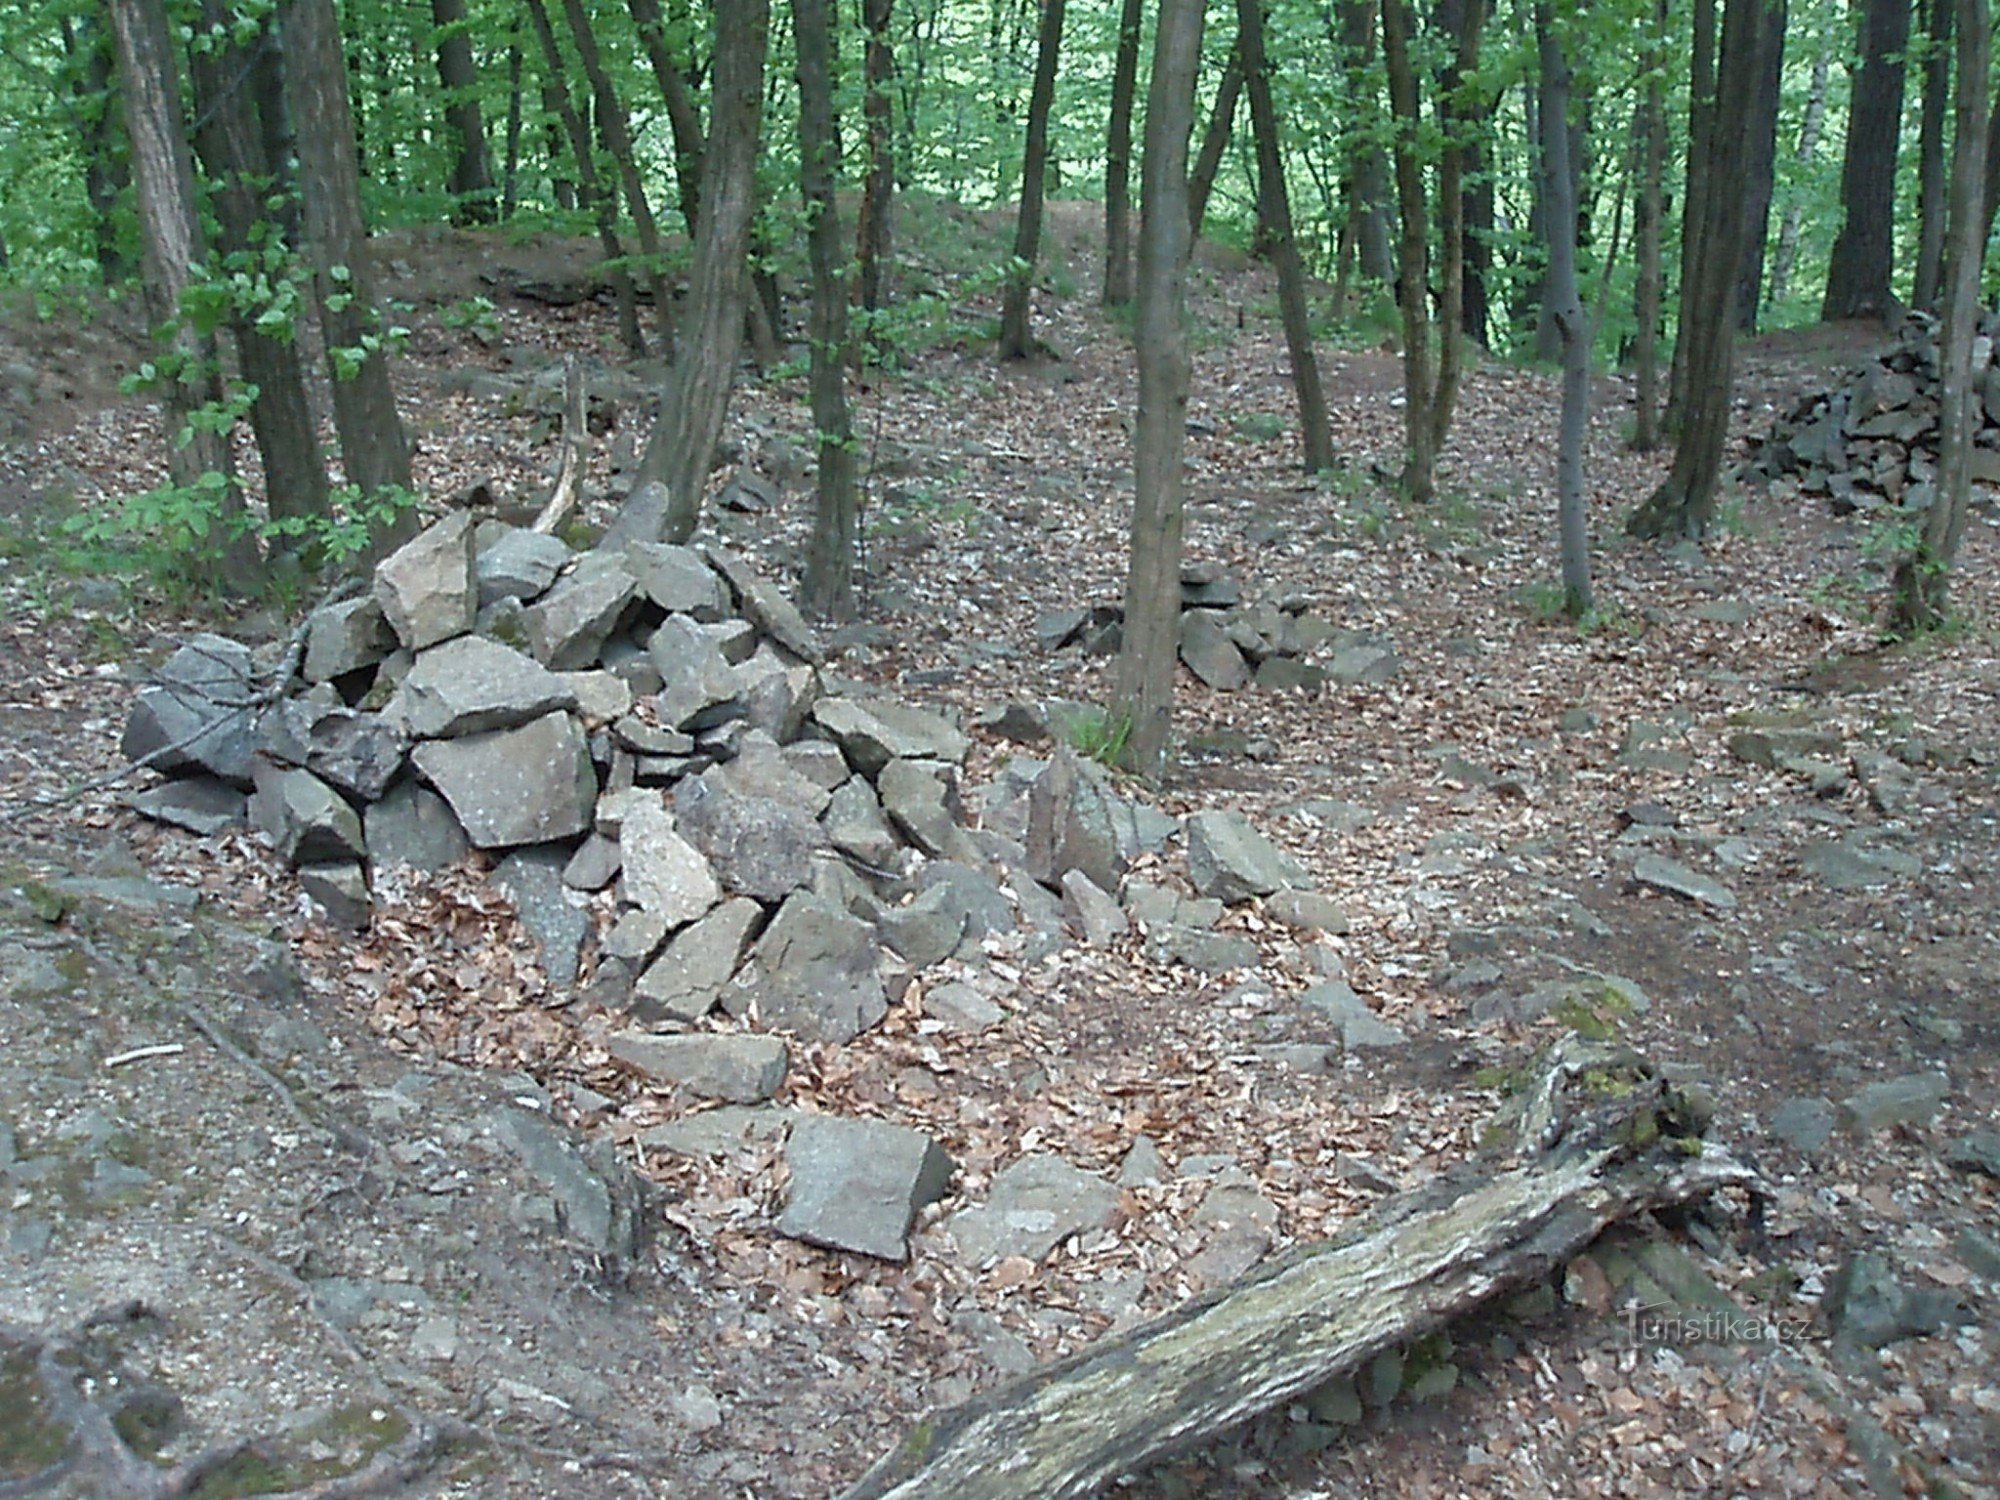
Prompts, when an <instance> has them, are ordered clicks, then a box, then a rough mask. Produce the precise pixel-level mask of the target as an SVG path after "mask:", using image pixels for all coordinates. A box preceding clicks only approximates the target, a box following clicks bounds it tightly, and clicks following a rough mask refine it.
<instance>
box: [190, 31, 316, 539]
mask: <svg viewBox="0 0 2000 1500" xmlns="http://www.w3.org/2000/svg"><path fill="white" fill-rule="evenodd" d="M232 24H233V18H232V16H231V15H230V12H229V10H228V9H227V8H226V6H225V5H224V4H223V3H222V0H203V5H202V25H203V27H204V29H205V30H206V32H207V35H208V39H209V40H210V41H211V42H212V43H213V45H210V46H203V47H194V48H191V49H190V50H189V54H188V56H189V65H190V71H191V72H192V74H193V82H194V99H195V107H196V110H197V111H198V115H199V120H200V124H199V126H198V128H197V129H196V131H195V145H196V147H197V148H198V149H199V150H200V152H201V157H202V163H203V165H204V166H205V167H206V169H207V173H208V179H209V181H210V182H211V183H212V184H213V185H214V188H213V194H212V205H213V207H214V210H215V217H216V223H217V225H218V226H219V228H220V230H221V241H222V248H223V250H224V252H225V253H226V254H227V255H228V256H230V257H232V258H233V259H236V260H238V261H239V262H245V263H248V264H247V265H246V269H249V270H250V273H251V274H252V275H258V274H261V273H262V272H264V271H265V270H266V267H265V266H264V265H263V264H262V263H261V262H260V260H259V257H260V236H259V232H258V231H259V228H260V226H262V225H264V224H265V223H266V221H265V219H264V213H263V204H262V202H261V201H260V197H261V184H263V183H265V182H267V181H268V180H269V176H270V167H269V163H267V162H266V161H265V160H264V150H263V138H262V133H261V130H260V128H259V125H258V122H257V109H256V103H255V96H254V95H253V94H252V93H251V92H250V91H249V90H248V89H245V88H242V87H239V86H238V85H239V82H240V80H241V79H242V78H243V77H244V76H245V75H246V73H247V72H248V71H249V68H250V65H251V62H252V50H251V47H250V46H248V45H246V44H245V43H243V42H241V41H239V40H236V39H235V38H234V37H233V35H232ZM252 267H254V269H251V268H252ZM230 333H231V335H232V337H233V338H234V339H235V342H236V350H237V357H238V361H239V363H240V364H241V366H242V370H243V378H244V380H245V381H247V382H248V383H249V384H250V385H252V386H254V387H256V391H257V395H256V397H255V399H254V400H253V401H252V402H251V405H250V426H251V429H252V430H253V431H254V432H255V433H256V435H257V452H258V456H259V457H260V458H261V459H262V460H263V464H264V499H265V503H266V505H267V506H268V507H269V509H270V513H271V518H272V519H273V520H276V521H282V520H288V519H305V518H310V517H324V516H327V515H329V514H330V513H331V508H330V506H329V504H328V491H327V482H326V464H325V460H324V459H323V458H322V456H321V454H320V447H319V431H318V428H317V426H316V424H315V423H314V421H313V417H312V408H311V406H310V405H309V404H308V402H307V400H306V377H305V364H304V361H303V360H302V359H301V357H300V354H299V345H298V341H297V340H296V339H295V338H294V337H293V336H292V333H291V331H290V330H287V331H286V333H285V335H284V336H283V337H274V336H272V335H270V334H268V333H266V332H264V331H263V330H262V329H261V328H259V327H258V324H257V318H256V310H255V309H253V308H244V307H238V308H234V309H232V311H231V313H230Z"/></svg>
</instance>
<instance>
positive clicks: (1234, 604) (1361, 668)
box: [1035, 562, 1397, 693]
mask: <svg viewBox="0 0 2000 1500" xmlns="http://www.w3.org/2000/svg"><path fill="white" fill-rule="evenodd" d="M1124 638H1125V611H1124V607H1123V606H1122V605H1119V604H1096V605H1092V606H1090V607H1089V608H1087V609H1069V610H1059V611H1057V612H1055V613H1053V614H1048V615H1044V616H1043V617H1042V618H1041V619H1039V620H1037V621H1036V622H1035V640H1036V644H1037V645H1039V646H1040V647H1041V648H1042V649H1043V650H1045V651H1060V650H1062V649H1063V648H1065V647H1071V646H1073V647H1077V648H1080V649H1081V650H1083V651H1086V652H1089V653H1091V654H1094V655H1105V656H1108V655H1111V654H1113V653H1115V652H1116V651H1117V650H1118V649H1119V647H1120V646H1121V645H1122V644H1123V642H1124ZM1308 657H1314V658H1322V659H1314V660H1308V659H1307V658H1308ZM1180 658H1181V662H1182V663H1183V664H1184V665H1185V666H1186V667H1187V669H1188V670H1189V671H1190V672H1192V673H1194V675H1195V676H1196V677H1197V678H1199V679H1200V680H1201V681H1202V682H1204V683H1206V684H1207V685H1208V686H1209V687H1212V688H1215V689H1216V690H1217V691H1219V692H1225V693H1228V692H1235V691H1237V690H1238V689H1241V688H1245V687H1249V686H1251V685H1253V684H1254V685H1255V686H1257V687H1260V688H1266V689H1275V690H1282V689H1285V688H1302V689H1305V690H1306V691H1309V692H1310V691H1316V690H1317V689H1319V688H1321V687H1323V686H1324V685H1325V684H1326V683H1328V682H1336V683H1344V684H1350V685H1351V684H1355V683H1370V684H1372V683H1379V682H1386V681H1387V680H1388V679H1389V678H1390V677H1392V676H1394V675H1395V672H1396V669H1397V659H1396V653H1395V652H1394V650H1393V649H1391V648H1390V647H1389V645H1388V643H1387V642H1385V641H1382V640H1381V639H1379V638H1378V637H1375V636H1373V635H1369V634H1366V633H1363V632H1358V631H1348V630H1339V629H1336V628H1335V627H1334V626H1333V625H1332V624H1331V623H1330V622H1328V621H1327V620H1325V619H1322V618H1321V617H1320V616H1318V615H1315V614H1313V613H1312V603H1311V601H1310V600H1307V599H1301V598H1290V597H1288V598H1284V599H1280V600H1278V601H1277V602H1275V603H1259V604H1251V603H1246V602H1245V600H1244V595H1243V588H1242V585H1241V584H1240V583H1238V582H1237V581H1236V580H1235V579H1234V578H1231V577H1229V576H1228V575H1227V574H1226V573H1224V572H1223V571H1222V570H1221V569H1220V568H1218V567H1216V566H1215V565H1214V564H1212V563H1202V562H1192V563H1189V564H1187V565H1186V566H1184V567H1183V568H1182V570H1181V627H1180Z"/></svg>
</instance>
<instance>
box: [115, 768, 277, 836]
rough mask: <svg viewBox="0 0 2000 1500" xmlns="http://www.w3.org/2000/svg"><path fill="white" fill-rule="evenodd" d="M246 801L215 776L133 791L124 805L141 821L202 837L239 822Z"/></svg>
mask: <svg viewBox="0 0 2000 1500" xmlns="http://www.w3.org/2000/svg"><path fill="white" fill-rule="evenodd" d="M246 801H247V799H246V798H245V797H244V795H243V793H242V792H241V791H240V790H239V789H238V788H236V787H233V786H231V785H230V784H229V783H228V782H226V781H224V780H222V779H221V778H219V777H215V776H188V777H184V778H182V779H181V780H179V781H169V782H167V783H166V784H165V785H164V786H155V787H148V788H147V789H146V790H145V791H143V792H135V793H133V794H132V795H131V796H129V797H127V798H126V799H125V805H126V806H127V807H129V808H131V809H132V811H134V812H135V813H137V814H139V816H140V817H142V818H151V819H152V820H153V821H154V822H156V823H167V824H171V825H172V826H173V827H175V828H184V829H186V830H187V831H188V832H189V833H193V834H198V835H200V836H201V837H203V838H206V837H208V836H209V835H210V834H215V833H223V832H225V831H227V830H228V829H231V828H234V827H235V826H236V825H237V824H239V823H241V822H242V821H243V817H244V805H245V803H246Z"/></svg>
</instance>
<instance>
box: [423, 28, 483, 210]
mask: <svg viewBox="0 0 2000 1500" xmlns="http://www.w3.org/2000/svg"><path fill="white" fill-rule="evenodd" d="M431 20H432V22H433V23H434V24H435V25H436V27H437V72H438V83H439V84H440V85H442V86H443V89H444V118H445V124H446V125H447V126H448V127H449V129H450V132H451V136H452V139H453V143H454V145H455V148H456V154H455V156H454V157H453V160H452V168H451V183H450V190H451V196H452V214H453V217H454V218H456V219H457V220H458V222H459V223H461V224H491V223H492V222H493V211H494V192H493V157H492V154H491V153H490V152H489V151H488V150H487V149H486V125H485V122H484V121H482V120H481V119H480V116H479V69H478V67H477V65H476V64H475V63H474V62H473V58H472V37H471V35H470V33H469V31H468V29H467V28H468V23H467V21H466V17H465V0H431Z"/></svg>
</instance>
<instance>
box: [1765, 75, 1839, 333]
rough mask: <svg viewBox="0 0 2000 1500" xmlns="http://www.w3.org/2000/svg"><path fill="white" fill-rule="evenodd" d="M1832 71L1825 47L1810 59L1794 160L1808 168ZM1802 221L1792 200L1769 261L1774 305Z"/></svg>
mask: <svg viewBox="0 0 2000 1500" xmlns="http://www.w3.org/2000/svg"><path fill="white" fill-rule="evenodd" d="M1832 70H1833V58H1832V54H1831V50H1830V48H1829V47H1828V46H1827V45H1826V44H1822V45H1821V47H1820V51H1819V55H1818V56H1817V57H1815V58H1814V59H1813V69H1812V83H1811V85H1810V86H1809V88H1808V90H1807V93H1806V115H1805V119H1804V120H1803V121H1802V122H1800V125H1799V149H1798V153H1797V155H1796V157H1795V158H1794V159H1795V160H1796V161H1797V162H1798V163H1799V165H1800V166H1802V167H1809V166H1811V165H1812V164H1813V162H1814V161H1815V160H1816V159H1817V158H1818V156H1819V136H1820V131H1821V129H1822V128H1823V127H1824V125H1825V122H1826V85H1827V78H1828V75H1829V74H1830V73H1831V72H1832ZM1804 221H1805V205H1804V204H1803V203H1801V202H1799V201H1798V200H1797V199H1794V200H1793V202H1792V204H1791V206H1790V207H1789V208H1787V209H1786V210H1785V222H1784V224H1783V225H1782V226H1781V227H1780V228H1779V230H1778V253H1777V254H1776V255H1775V256H1774V257H1773V258H1772V261H1771V303H1772V305H1773V306H1777V305H1778V304H1780V303H1782V302H1783V301H1784V300H1785V298H1786V297H1787V296H1788V295H1790V293H1791V286H1792V267H1793V266H1795V265H1796V264H1798V258H1799V229H1800V227H1801V226H1802V225H1803V223H1804Z"/></svg>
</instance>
